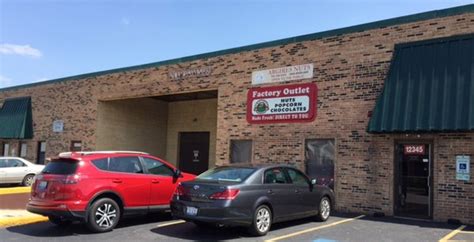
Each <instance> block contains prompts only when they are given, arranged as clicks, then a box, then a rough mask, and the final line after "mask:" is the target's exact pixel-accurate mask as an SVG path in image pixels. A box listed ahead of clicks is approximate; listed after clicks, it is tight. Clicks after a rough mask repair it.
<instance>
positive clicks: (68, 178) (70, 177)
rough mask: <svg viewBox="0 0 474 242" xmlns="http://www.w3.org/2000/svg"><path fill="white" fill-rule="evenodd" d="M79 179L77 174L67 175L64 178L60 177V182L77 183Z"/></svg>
mask: <svg viewBox="0 0 474 242" xmlns="http://www.w3.org/2000/svg"><path fill="white" fill-rule="evenodd" d="M80 180H81V176H79V175H68V176H66V178H64V179H62V180H61V182H62V183H63V184H66V185H67V184H77V183H78V182H79V181H80Z"/></svg>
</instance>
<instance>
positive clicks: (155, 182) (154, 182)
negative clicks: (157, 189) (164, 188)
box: [151, 180, 160, 184]
mask: <svg viewBox="0 0 474 242" xmlns="http://www.w3.org/2000/svg"><path fill="white" fill-rule="evenodd" d="M151 183H153V184H158V183H160V181H159V180H151Z"/></svg>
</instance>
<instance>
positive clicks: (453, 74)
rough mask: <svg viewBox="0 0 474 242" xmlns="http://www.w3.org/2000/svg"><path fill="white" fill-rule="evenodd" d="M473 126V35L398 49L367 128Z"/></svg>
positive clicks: (457, 129)
mask: <svg viewBox="0 0 474 242" xmlns="http://www.w3.org/2000/svg"><path fill="white" fill-rule="evenodd" d="M472 130H474V34H470V35H463V36H454V37H450V38H443V39H434V40H429V41H421V42H413V43H407V44H400V45H397V46H396V47H395V54H394V57H393V59H392V63H391V66H390V70H389V73H388V76H387V79H386V80H385V84H384V89H383V92H382V94H381V95H380V96H379V98H378V100H377V103H376V106H375V109H374V110H373V113H372V118H371V119H370V122H369V126H368V128H367V131H368V132H369V133H389V132H407V133H408V132H460V131H472Z"/></svg>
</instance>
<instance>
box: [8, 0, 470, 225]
mask: <svg viewBox="0 0 474 242" xmlns="http://www.w3.org/2000/svg"><path fill="white" fill-rule="evenodd" d="M473 40H474V5H466V6H461V7H456V8H450V9H444V10H438V11H432V12H426V13H421V14H416V15H410V16H404V17H399V18H394V19H388V20H383V21H378V22H373V23H368V24H362V25H357V26H352V27H347V28H342V29H337V30H331V31H325V32H320V33H315V34H309V35H304V36H298V37H294V38H288V39H282V40H277V41H272V42H266V43H261V44H255V45H250V46H244V47H239V48H234V49H229V50H223V51H216V52H212V53H206V54H201V55H196V56H189V57H184V58H179V59H173V60H168V61H161V62H156V63H150V64H145V65H140V66H132V67H126V68H121V69H114V70H108V71H102V72H96V73H89V74H83V75H78V76H72V77H66V78H61V79H56V80H50V81H45V82H41V83H33V84H27V85H22V86H15V87H9V88H4V89H0V103H3V107H2V109H1V111H0V144H1V145H2V146H1V147H0V151H1V152H2V153H1V154H3V155H15V156H24V157H25V158H27V159H30V160H32V161H37V162H39V163H41V162H44V158H45V157H50V156H54V155H57V154H58V153H59V152H63V151H68V150H106V149H115V150H140V151H145V152H149V153H151V154H154V155H156V156H159V157H162V158H164V159H166V160H168V161H170V162H172V163H175V164H177V166H179V167H180V169H183V170H185V171H191V172H195V173H198V172H200V171H202V170H205V169H207V168H208V167H212V166H214V165H223V164H229V163H247V162H251V163H255V164H261V163H289V164H293V165H295V166H298V167H299V168H301V169H303V170H305V171H306V172H307V173H308V174H310V175H311V176H315V177H317V178H318V181H319V182H326V183H328V184H329V185H331V186H334V189H335V193H336V198H337V209H338V210H340V211H351V212H360V213H366V214H372V213H384V214H385V215H399V216H406V217H417V218H426V219H433V220H436V221H447V220H448V219H457V220H460V221H461V222H463V223H470V224H473V223H474V185H473V183H472V179H473V178H471V177H469V175H470V174H469V173H466V171H468V170H469V162H470V160H472V156H473V155H474V132H473V130H474V48H473V46H474V41H473ZM285 88H286V90H285ZM305 88H308V89H305ZM290 89H291V90H290ZM306 91H308V93H306ZM278 92H280V94H279V93H278ZM286 92H288V93H290V92H293V94H291V93H290V94H289V95H287V96H285V95H284V93H286ZM281 93H283V94H281ZM295 93H296V94H295ZM282 95H283V96H282ZM285 102H290V103H291V104H288V103H286V104H285ZM293 105H294V106H293ZM295 107H298V108H295ZM269 113H271V114H270V115H268V114H269ZM466 164H467V168H466ZM471 167H472V166H471ZM457 168H458V169H457ZM463 172H464V173H463Z"/></svg>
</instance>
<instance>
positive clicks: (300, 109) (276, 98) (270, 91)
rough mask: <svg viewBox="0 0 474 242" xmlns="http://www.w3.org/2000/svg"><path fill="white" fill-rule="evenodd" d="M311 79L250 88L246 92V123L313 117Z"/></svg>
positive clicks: (314, 110) (312, 85)
mask: <svg viewBox="0 0 474 242" xmlns="http://www.w3.org/2000/svg"><path fill="white" fill-rule="evenodd" d="M317 91H318V89H317V87H316V84H314V83H307V84H297V85H286V86H273V87H261V88H258V87H257V88H251V89H250V90H249V91H248V93H247V121H248V122H249V123H254V124H255V123H289V122H309V121H313V120H314V119H315V118H316V99H317Z"/></svg>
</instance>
